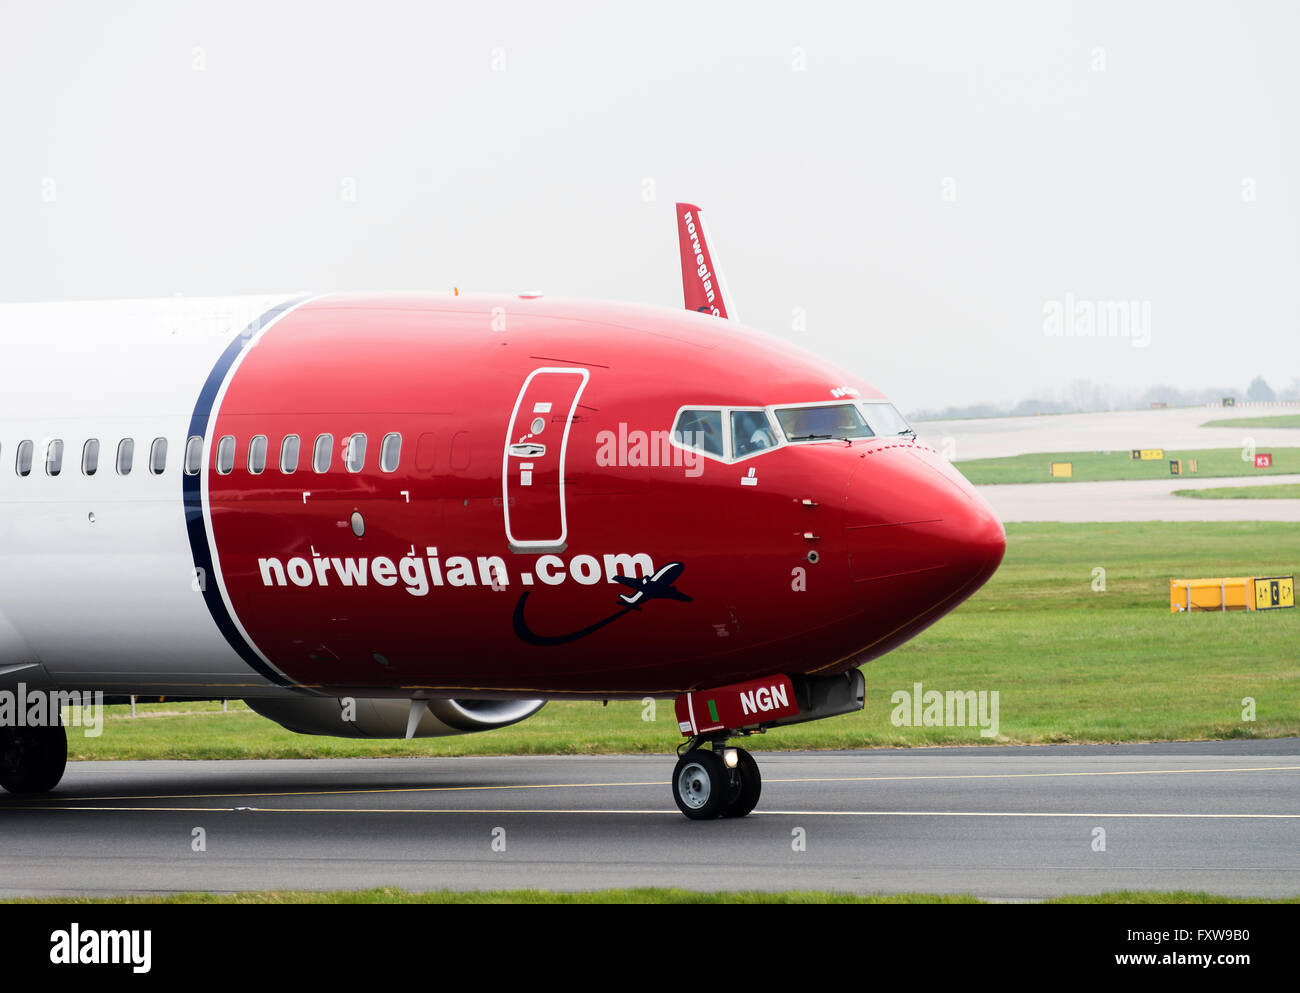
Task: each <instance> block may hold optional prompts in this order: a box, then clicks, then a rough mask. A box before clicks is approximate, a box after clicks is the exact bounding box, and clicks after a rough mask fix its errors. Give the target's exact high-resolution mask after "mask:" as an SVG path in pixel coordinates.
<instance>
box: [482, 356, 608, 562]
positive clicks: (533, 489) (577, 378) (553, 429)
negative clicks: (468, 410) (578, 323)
mask: <svg viewBox="0 0 1300 993" xmlns="http://www.w3.org/2000/svg"><path fill="white" fill-rule="evenodd" d="M588 376H589V374H588V372H587V370H586V369H569V368H554V367H544V368H541V369H534V370H533V371H532V372H531V373H529V374H528V378H527V379H525V380H524V385H523V388H522V389H521V390H520V391H519V396H518V398H517V399H516V400H515V409H514V412H513V413H512V414H511V415H510V425H509V427H508V428H507V430H506V442H505V453H504V454H503V455H502V463H501V476H502V490H503V496H504V500H503V501H502V502H503V504H504V509H505V523H506V539H507V540H508V541H509V542H510V547H511V550H512V551H516V552H543V551H559V550H560V549H562V548H563V547H564V543H565V541H566V539H567V538H568V518H567V517H566V515H565V508H564V456H565V450H566V449H567V448H568V444H569V427H570V425H571V424H572V423H573V412H574V410H576V409H577V406H578V398H579V397H580V396H582V391H583V389H584V387H586V385H587V379H588Z"/></svg>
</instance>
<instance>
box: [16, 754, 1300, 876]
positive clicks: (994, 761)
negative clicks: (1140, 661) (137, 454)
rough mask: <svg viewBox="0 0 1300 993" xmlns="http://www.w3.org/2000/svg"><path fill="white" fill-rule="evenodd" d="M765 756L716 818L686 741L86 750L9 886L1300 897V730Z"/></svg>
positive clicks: (22, 824) (20, 851) (23, 812)
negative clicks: (745, 793) (695, 795)
mask: <svg viewBox="0 0 1300 993" xmlns="http://www.w3.org/2000/svg"><path fill="white" fill-rule="evenodd" d="M758 760H759V763H760V765H761V767H762V770H763V774H764V779H765V784H764V790H763V799H762V802H761V803H760V805H759V808H758V811H757V812H756V813H755V814H753V815H751V816H750V817H748V818H745V819H744V820H740V821H712V822H708V823H695V822H689V821H687V820H686V819H685V818H683V817H682V816H681V814H679V813H678V812H677V810H676V808H675V807H674V805H673V803H672V799H671V796H670V794H669V790H668V786H667V784H666V779H667V777H668V775H669V772H670V770H671V767H672V760H671V758H670V757H669V756H664V755H658V756H614V757H522V758H497V757H476V758H456V759H397V760H393V759H330V760H326V759H322V760H308V761H243V762H233V761H232V762H78V763H73V764H71V765H70V766H69V769H68V774H67V777H66V779H65V780H64V784H63V786H62V787H61V788H60V791H59V792H58V793H57V794H55V795H52V796H49V797H47V798H44V799H41V800H36V801H33V800H24V799H19V798H14V797H10V796H7V795H6V796H3V797H0V897H12V896H17V895H21V894H49V895H73V894H100V895H103V894H118V893H127V892H134V893H168V892H175V891H181V890H215V891H230V890H246V889H287V888H298V889H320V890H324V889H342V888H357V887H369V886H379V885H389V886H400V887H403V888H405V889H409V890H424V889H433V888H439V887H452V888H475V889H477V888H506V887H509V888H513V887H545V888H550V889H570V890H571V889H594V888H603V887H610V886H679V887H688V888H692V889H766V890H776V889H789V888H801V889H833V890H845V891H853V892H896V891H909V890H917V891H927V892H944V893H957V892H966V893H974V894H977V895H979V896H984V897H995V898H1037V897H1046V896H1051V895H1054V894H1061V893H1096V892H1101V891H1104V890H1115V889H1121V888H1143V889H1161V890H1172V889H1200V890H1208V891H1210V892H1215V893H1223V894H1230V895H1239V896H1248V895H1265V896H1285V895H1292V894H1295V893H1297V892H1300V739H1284V740H1275V741H1262V742H1249V741H1247V742H1205V743H1181V744H1180V743H1174V744H1158V745H1132V746H1044V747H1034V748H1002V747H994V748H941V749H913V750H896V751H895V750H873V751H863V752H856V753H845V752H837V753H774V754H761V753H760V754H759V755H758ZM196 838H202V839H203V841H204V844H205V846H206V851H202V852H196V851H194V850H193V848H194V847H195V844H196V840H195V839H196ZM494 841H495V842H496V843H497V846H498V847H501V846H502V845H504V850H500V851H498V850H494V848H493V843H494ZM1103 842H1104V850H1099V849H1101V848H1102V847H1103ZM800 843H802V849H803V850H799V849H800V847H801V846H800Z"/></svg>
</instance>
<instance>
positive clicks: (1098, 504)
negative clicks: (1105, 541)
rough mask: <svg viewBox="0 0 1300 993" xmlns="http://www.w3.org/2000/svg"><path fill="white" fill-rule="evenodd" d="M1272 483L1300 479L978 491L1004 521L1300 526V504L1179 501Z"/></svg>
mask: <svg viewBox="0 0 1300 993" xmlns="http://www.w3.org/2000/svg"><path fill="white" fill-rule="evenodd" d="M958 468H961V467H960V466H958ZM1270 483H1300V475H1277V476H1242V477H1236V476H1234V477H1228V478H1223V479H1200V478H1196V477H1191V476H1171V477H1169V478H1168V479H1123V480H1120V479H1116V480H1110V481H1108V482H1101V483H1085V482H1079V483H1067V482H1055V483H1002V484H998V485H994V486H979V487H977V489H978V490H979V491H980V494H981V495H982V496H983V497H984V499H985V500H987V501H988V502H989V503H990V504H992V505H993V509H994V510H996V511H997V513H998V516H999V517H1000V518H1002V520H1003V521H1297V522H1300V500H1197V499H1196V498H1194V497H1180V496H1174V490H1191V489H1204V488H1206V487H1214V486H1265V485H1268V484H1270Z"/></svg>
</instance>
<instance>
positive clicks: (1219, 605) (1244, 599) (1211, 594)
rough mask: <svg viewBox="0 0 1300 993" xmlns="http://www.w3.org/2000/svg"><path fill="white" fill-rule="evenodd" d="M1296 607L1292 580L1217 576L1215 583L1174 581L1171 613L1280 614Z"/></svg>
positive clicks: (1170, 585) (1279, 577)
mask: <svg viewBox="0 0 1300 993" xmlns="http://www.w3.org/2000/svg"><path fill="white" fill-rule="evenodd" d="M1294 606H1295V579H1294V577H1292V576H1259V577H1256V576H1226V577H1225V576H1218V577H1214V578H1212V579H1171V580H1170V581H1169V612H1170V613H1171V614H1182V613H1191V612H1193V611H1203V610H1218V611H1228V610H1278V609H1280V608H1283V607H1294Z"/></svg>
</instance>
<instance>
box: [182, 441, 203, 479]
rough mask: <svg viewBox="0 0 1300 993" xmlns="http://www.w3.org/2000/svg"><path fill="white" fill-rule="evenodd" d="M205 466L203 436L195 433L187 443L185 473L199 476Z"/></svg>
mask: <svg viewBox="0 0 1300 993" xmlns="http://www.w3.org/2000/svg"><path fill="white" fill-rule="evenodd" d="M202 468H203V438H202V437H200V436H199V435H197V434H196V435H195V436H194V437H192V438H191V439H190V440H189V441H187V442H186V443H185V475H187V476H197V475H198V474H199V470H200V469H202Z"/></svg>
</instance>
